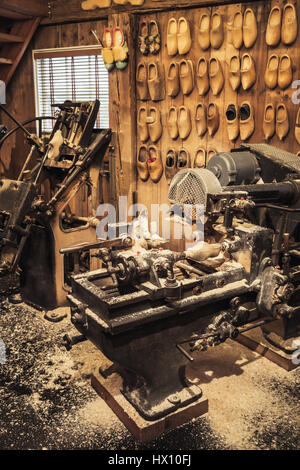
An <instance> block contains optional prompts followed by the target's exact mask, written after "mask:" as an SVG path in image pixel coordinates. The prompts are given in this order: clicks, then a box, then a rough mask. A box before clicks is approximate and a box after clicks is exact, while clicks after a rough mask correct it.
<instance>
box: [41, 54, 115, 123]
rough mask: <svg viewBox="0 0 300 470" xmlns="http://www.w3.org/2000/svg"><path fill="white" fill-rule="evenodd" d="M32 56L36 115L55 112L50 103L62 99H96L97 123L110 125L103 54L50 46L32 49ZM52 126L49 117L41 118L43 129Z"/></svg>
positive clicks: (107, 86) (47, 114) (58, 101)
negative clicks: (48, 47)
mask: <svg viewBox="0 0 300 470" xmlns="http://www.w3.org/2000/svg"><path fill="white" fill-rule="evenodd" d="M91 52H92V53H91ZM85 54H86V55H85ZM33 60H34V68H35V91H36V114H37V115H38V116H51V115H54V114H55V112H56V110H57V109H56V108H53V107H52V106H51V105H52V104H57V103H63V102H64V101H65V100H71V101H92V100H95V99H99V101H100V110H99V113H98V117H97V120H96V127H98V128H102V129H107V128H109V80H108V71H107V70H106V68H105V65H104V62H103V59H102V55H100V54H95V51H94V52H93V51H90V50H89V49H87V51H86V52H85V50H84V49H82V48H81V49H80V51H76V48H72V49H70V48H69V49H68V50H67V49H53V50H47V51H46V52H45V53H43V51H34V52H33ZM52 126H53V122H52V121H51V120H49V121H43V130H44V131H51V130H52Z"/></svg>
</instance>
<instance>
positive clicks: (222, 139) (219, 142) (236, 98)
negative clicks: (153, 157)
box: [137, 1, 300, 208]
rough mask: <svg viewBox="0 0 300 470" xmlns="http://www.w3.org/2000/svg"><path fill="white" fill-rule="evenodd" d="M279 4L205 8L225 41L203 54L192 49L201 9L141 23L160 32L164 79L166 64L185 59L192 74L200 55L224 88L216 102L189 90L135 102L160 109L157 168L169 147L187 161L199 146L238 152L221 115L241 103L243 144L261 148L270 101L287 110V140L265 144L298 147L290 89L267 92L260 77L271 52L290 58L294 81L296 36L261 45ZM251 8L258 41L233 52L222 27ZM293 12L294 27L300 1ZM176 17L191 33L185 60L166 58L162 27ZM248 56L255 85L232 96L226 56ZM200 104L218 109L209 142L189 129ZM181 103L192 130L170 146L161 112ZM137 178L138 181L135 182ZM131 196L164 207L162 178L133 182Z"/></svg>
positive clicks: (165, 190)
mask: <svg viewBox="0 0 300 470" xmlns="http://www.w3.org/2000/svg"><path fill="white" fill-rule="evenodd" d="M278 3H280V4H281V5H284V4H285V3H286V2H284V1H280V2H278V1H268V2H251V3H247V4H244V3H239V4H234V5H233V4H232V5H219V6H215V7H211V8H208V10H209V11H210V12H211V13H213V12H215V11H218V12H219V13H220V14H221V15H222V17H223V20H224V29H225V38H224V43H223V45H222V46H221V48H220V49H219V50H213V49H211V48H210V49H209V50H208V51H205V52H203V51H201V49H200V47H199V46H198V42H197V37H196V31H197V25H198V21H199V17H200V13H201V12H202V11H203V10H204V9H203V8H196V9H191V10H187V9H186V10H176V11H168V12H160V13H155V14H151V15H148V16H147V19H148V20H150V19H152V18H153V19H157V20H158V23H159V25H160V29H161V40H162V47H161V52H160V54H159V56H158V60H159V61H160V63H161V64H162V65H163V66H164V68H165V75H167V70H168V65H169V63H170V62H171V61H172V60H176V61H178V62H179V61H180V60H181V59H182V58H187V59H191V60H192V61H193V63H194V70H195V72H196V65H197V61H198V59H199V57H200V56H204V57H206V59H209V58H210V57H217V58H218V59H219V60H220V61H221V63H222V66H223V71H224V75H225V86H224V89H223V91H222V92H221V94H220V95H219V96H217V97H215V96H213V94H212V92H211V91H210V92H209V93H208V94H207V95H206V96H205V97H204V98H202V97H200V96H199V95H198V90H197V88H196V86H195V88H194V90H193V92H192V93H191V95H189V96H183V94H182V93H181V92H180V93H179V95H178V96H177V97H176V98H175V99H170V98H169V97H166V99H165V100H164V101H160V102H154V103H153V102H151V101H147V102H143V101H137V109H139V107H140V106H141V105H143V104H144V103H145V104H147V106H148V107H150V106H152V105H154V106H155V107H157V108H158V109H160V110H161V113H162V122H163V128H164V132H163V136H162V138H161V139H160V140H159V141H158V143H157V144H156V145H157V147H158V148H159V149H160V150H161V152H162V159H163V163H165V158H166V154H167V150H168V148H170V147H173V148H175V150H179V149H180V148H182V147H184V148H185V149H187V150H188V151H189V152H190V156H191V159H192V160H193V158H194V156H195V152H196V150H197V148H199V147H203V148H205V149H206V150H209V149H215V150H217V151H219V152H221V151H229V150H230V149H231V148H238V147H239V146H240V144H241V140H240V138H238V139H237V141H236V142H234V143H232V142H230V141H229V138H228V133H227V126H226V121H225V111H226V108H227V106H228V104H230V103H234V104H236V105H237V106H238V107H239V106H240V105H241V104H242V103H243V102H244V101H249V102H250V103H251V104H252V105H253V107H254V110H255V132H254V134H253V135H252V137H251V138H250V139H249V142H253V143H261V142H264V134H263V127H262V125H263V117H264V108H265V105H266V104H267V103H268V102H273V103H275V104H277V103H279V102H284V103H285V104H286V106H287V109H288V112H289V118H290V132H289V134H288V136H287V137H286V138H285V139H284V140H283V141H282V142H280V141H279V139H278V137H277V136H276V135H275V136H274V137H273V138H272V139H271V140H270V141H269V143H270V144H271V145H274V146H276V147H279V148H282V149H285V150H288V151H290V152H293V153H297V152H298V151H299V150H300V145H298V144H297V142H296V139H295V136H294V128H295V121H296V115H297V112H298V108H299V106H296V105H295V104H293V102H292V95H293V93H294V92H295V90H294V89H292V88H291V87H290V88H288V89H287V90H284V91H282V90H280V89H279V88H278V87H277V88H276V89H275V90H273V91H271V90H269V89H267V87H266V85H265V81H264V74H265V69H266V64H267V59H268V56H269V55H270V54H271V53H273V52H275V53H277V54H278V55H279V56H280V55H282V54H283V53H288V54H289V55H290V57H291V58H292V61H293V65H294V73H293V79H294V80H296V79H298V77H299V66H300V64H299V44H300V37H299V36H298V38H297V40H296V42H295V43H294V44H293V45H291V46H288V47H287V46H284V45H283V44H282V43H280V45H279V46H278V47H276V48H269V47H268V46H267V45H266V42H265V33H266V27H267V22H268V17H269V12H270V10H271V7H272V6H274V5H275V4H278ZM248 7H250V8H252V9H253V11H254V13H255V15H256V18H257V23H258V38H257V41H256V43H255V45H254V46H253V47H252V48H251V49H246V48H245V47H244V46H243V47H242V48H241V49H240V51H236V50H235V48H234V47H233V45H232V38H231V31H230V28H228V23H231V22H232V19H233V16H234V13H235V12H236V11H237V10H240V11H242V12H244V11H245V10H246V8H248ZM297 13H298V21H299V24H300V2H297ZM180 16H184V17H185V18H187V19H188V21H189V24H190V27H191V34H192V48H191V51H190V52H189V53H188V54H186V56H179V55H177V56H175V57H169V56H168V54H167V47H166V37H167V23H168V20H169V18H171V17H174V18H176V19H179V18H180ZM139 18H140V19H142V18H143V16H142V15H140V16H139ZM246 52H248V53H249V54H250V55H251V56H252V57H253V58H254V61H255V65H256V74H257V80H256V83H255V85H254V86H253V87H252V88H251V89H250V90H248V91H244V90H243V89H242V87H240V88H239V90H238V92H234V91H233V90H232V89H231V86H230V84H229V81H228V69H229V60H230V57H232V55H234V54H236V53H237V54H238V55H239V56H240V58H242V55H243V54H244V53H246ZM153 60H156V56H153V55H149V56H147V57H145V56H143V55H142V54H140V53H138V54H137V63H138V62H139V61H144V62H146V63H149V62H151V61H153ZM199 102H202V103H205V104H206V106H208V103H209V102H214V103H216V104H217V105H218V107H219V112H220V128H219V130H218V132H217V133H216V134H215V136H213V137H210V136H209V135H208V133H206V134H205V136H204V137H203V138H201V139H200V138H199V137H198V136H197V134H196V129H195V122H194V116H195V108H196V105H197V103H199ZM182 104H184V105H185V106H187V107H188V108H189V109H190V111H191V115H192V122H193V130H192V133H191V134H190V136H189V137H188V138H187V139H186V140H185V141H181V140H180V139H179V138H178V139H177V140H176V141H173V140H171V139H170V138H169V135H168V131H167V127H166V126H167V113H168V109H169V107H170V106H171V105H175V106H180V105H182ZM149 143H151V142H150V141H148V142H147V145H149ZM139 145H141V142H140V139H139V136H137V146H139ZM137 178H138V177H137ZM137 193H138V200H139V202H144V203H146V204H147V205H148V207H149V208H150V204H151V203H161V202H164V203H166V202H167V194H168V184H167V181H166V179H165V176H164V175H163V176H162V178H161V180H160V182H159V183H157V184H155V183H153V182H152V181H150V180H148V181H147V182H142V181H141V180H140V179H139V178H138V180H137Z"/></svg>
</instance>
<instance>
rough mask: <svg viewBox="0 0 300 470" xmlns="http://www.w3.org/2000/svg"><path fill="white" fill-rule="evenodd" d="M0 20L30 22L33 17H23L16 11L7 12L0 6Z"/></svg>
mask: <svg viewBox="0 0 300 470" xmlns="http://www.w3.org/2000/svg"><path fill="white" fill-rule="evenodd" d="M0 18H1V19H3V18H9V19H11V20H28V18H31V16H28V15H22V14H21V13H16V12H15V11H10V10H6V9H5V8H2V5H0Z"/></svg>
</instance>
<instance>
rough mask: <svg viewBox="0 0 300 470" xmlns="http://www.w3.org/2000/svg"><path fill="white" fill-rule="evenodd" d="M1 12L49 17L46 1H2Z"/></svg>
mask: <svg viewBox="0 0 300 470" xmlns="http://www.w3.org/2000/svg"><path fill="white" fill-rule="evenodd" d="M1 10H3V12H4V16H5V11H7V12H8V14H9V13H16V14H18V15H24V16H34V17H37V16H47V13H48V5H47V2H46V1H44V0H26V1H24V0H1Z"/></svg>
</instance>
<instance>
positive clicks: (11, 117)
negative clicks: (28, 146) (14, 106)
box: [0, 103, 31, 137]
mask: <svg viewBox="0 0 300 470" xmlns="http://www.w3.org/2000/svg"><path fill="white" fill-rule="evenodd" d="M0 109H2V111H4V112H5V114H7V116H8V117H9V118H10V119H11V120H12V121H14V123H16V124H17V125H18V127H20V128H21V129H22V130H23V131H24V132H25V134H26V135H28V137H30V136H31V134H30V132H29V131H28V130H27V129H26V128H25V127H24V126H23V124H21V122H19V121H17V119H16V118H14V117H13V115H12V114H11V113H10V112H9V111H7V109H6V108H5V107H4V106H3V105H2V104H1V103H0Z"/></svg>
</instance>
